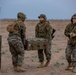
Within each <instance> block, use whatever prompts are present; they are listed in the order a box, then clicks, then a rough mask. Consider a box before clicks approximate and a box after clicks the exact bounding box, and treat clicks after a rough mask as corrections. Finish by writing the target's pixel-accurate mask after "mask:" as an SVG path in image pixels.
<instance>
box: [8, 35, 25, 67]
mask: <svg viewBox="0 0 76 75" xmlns="http://www.w3.org/2000/svg"><path fill="white" fill-rule="evenodd" d="M8 44H9V50H10V52H11V54H12V63H13V66H22V65H23V60H24V46H23V43H22V41H21V38H20V37H19V36H16V35H15V36H12V37H10V36H9V37H8Z"/></svg>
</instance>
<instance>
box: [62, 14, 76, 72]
mask: <svg viewBox="0 0 76 75" xmlns="http://www.w3.org/2000/svg"><path fill="white" fill-rule="evenodd" d="M64 34H65V36H67V37H68V39H69V40H68V43H67V48H66V60H67V61H68V66H67V68H66V70H69V69H70V68H71V67H72V72H75V73H76V69H75V67H76V14H74V15H73V16H72V18H71V23H70V24H68V25H67V26H66V29H65V32H64Z"/></svg>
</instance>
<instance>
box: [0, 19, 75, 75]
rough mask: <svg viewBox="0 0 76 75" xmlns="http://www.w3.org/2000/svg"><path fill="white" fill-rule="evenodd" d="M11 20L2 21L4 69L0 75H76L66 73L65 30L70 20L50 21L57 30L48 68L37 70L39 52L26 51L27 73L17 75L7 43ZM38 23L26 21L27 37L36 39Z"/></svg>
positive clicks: (25, 64)
mask: <svg viewBox="0 0 76 75" xmlns="http://www.w3.org/2000/svg"><path fill="white" fill-rule="evenodd" d="M11 22H12V21H11V20H4V21H0V35H2V53H1V54H2V69H1V70H0V75H76V74H75V73H72V72H71V71H66V70H65V68H66V66H67V61H66V59H65V49H66V45H67V38H66V37H65V36H64V29H65V27H66V25H67V24H68V23H69V22H70V21H68V20H64V21H63V20H50V24H51V26H52V27H53V28H55V29H56V33H55V38H54V39H53V41H52V49H51V52H52V57H51V62H50V65H49V66H48V67H44V68H37V66H38V65H39V62H38V55H37V50H35V51H25V59H24V65H23V67H24V68H27V71H26V72H23V73H17V72H15V71H13V66H12V62H11V61H12V60H11V54H10V52H9V46H8V43H7V37H8V32H7V31H6V27H7V25H8V24H9V23H11ZM37 22H38V21H33V20H32V21H31V20H27V21H25V24H26V28H27V29H26V36H27V37H28V38H29V37H35V26H36V24H37Z"/></svg>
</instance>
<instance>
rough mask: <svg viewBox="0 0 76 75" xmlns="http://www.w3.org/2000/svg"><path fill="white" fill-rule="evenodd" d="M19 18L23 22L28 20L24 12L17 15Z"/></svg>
mask: <svg viewBox="0 0 76 75" xmlns="http://www.w3.org/2000/svg"><path fill="white" fill-rule="evenodd" d="M17 18H18V19H21V20H22V21H24V20H25V19H26V15H25V14H24V13H22V12H19V13H18V14H17Z"/></svg>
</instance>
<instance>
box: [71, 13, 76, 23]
mask: <svg viewBox="0 0 76 75" xmlns="http://www.w3.org/2000/svg"><path fill="white" fill-rule="evenodd" d="M73 19H76V13H75V14H74V15H73V16H72V17H71V22H73Z"/></svg>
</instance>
